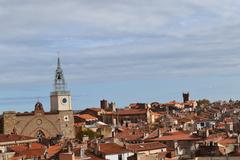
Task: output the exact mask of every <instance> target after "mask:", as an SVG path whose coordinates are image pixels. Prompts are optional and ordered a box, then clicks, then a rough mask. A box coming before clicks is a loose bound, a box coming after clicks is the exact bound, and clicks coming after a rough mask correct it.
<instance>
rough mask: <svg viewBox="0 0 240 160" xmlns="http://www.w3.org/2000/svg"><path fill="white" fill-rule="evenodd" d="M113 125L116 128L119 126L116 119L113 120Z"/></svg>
mask: <svg viewBox="0 0 240 160" xmlns="http://www.w3.org/2000/svg"><path fill="white" fill-rule="evenodd" d="M112 124H113V126H114V127H116V126H117V120H116V118H113V119H112Z"/></svg>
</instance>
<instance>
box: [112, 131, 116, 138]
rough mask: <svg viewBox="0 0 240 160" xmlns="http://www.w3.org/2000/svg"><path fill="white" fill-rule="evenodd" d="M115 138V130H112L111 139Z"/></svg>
mask: <svg viewBox="0 0 240 160" xmlns="http://www.w3.org/2000/svg"><path fill="white" fill-rule="evenodd" d="M115 136H116V132H115V129H113V130H112V138H115Z"/></svg>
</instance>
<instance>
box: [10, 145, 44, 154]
mask: <svg viewBox="0 0 240 160" xmlns="http://www.w3.org/2000/svg"><path fill="white" fill-rule="evenodd" d="M40 148H45V146H44V145H42V144H40V143H32V144H31V145H18V146H12V147H9V149H10V150H11V151H14V152H22V151H25V150H28V149H40Z"/></svg>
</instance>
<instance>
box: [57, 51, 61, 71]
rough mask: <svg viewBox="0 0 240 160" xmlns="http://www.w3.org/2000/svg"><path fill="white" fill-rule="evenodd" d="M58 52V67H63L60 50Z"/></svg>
mask: <svg viewBox="0 0 240 160" xmlns="http://www.w3.org/2000/svg"><path fill="white" fill-rule="evenodd" d="M57 54H58V61H57V67H58V68H61V62H60V53H59V51H58V52H57Z"/></svg>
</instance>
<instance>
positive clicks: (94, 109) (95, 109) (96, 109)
mask: <svg viewBox="0 0 240 160" xmlns="http://www.w3.org/2000/svg"><path fill="white" fill-rule="evenodd" d="M87 109H88V110H92V111H94V112H100V111H101V108H87Z"/></svg>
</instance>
